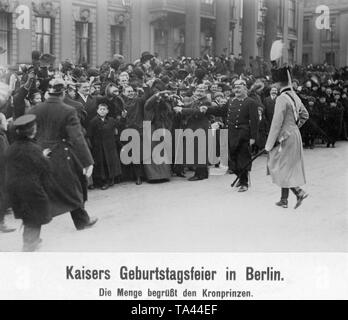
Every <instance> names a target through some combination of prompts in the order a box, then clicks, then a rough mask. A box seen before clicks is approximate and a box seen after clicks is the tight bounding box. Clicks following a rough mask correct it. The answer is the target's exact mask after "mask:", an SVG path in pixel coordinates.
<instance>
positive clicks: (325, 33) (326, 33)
mask: <svg viewBox="0 0 348 320" xmlns="http://www.w3.org/2000/svg"><path fill="white" fill-rule="evenodd" d="M320 39H321V41H336V40H337V39H338V32H337V20H336V18H331V21H330V30H321V33H320Z"/></svg>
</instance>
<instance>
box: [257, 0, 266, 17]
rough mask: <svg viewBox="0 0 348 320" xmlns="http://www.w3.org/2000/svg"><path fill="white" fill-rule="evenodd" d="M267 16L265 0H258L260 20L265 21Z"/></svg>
mask: <svg viewBox="0 0 348 320" xmlns="http://www.w3.org/2000/svg"><path fill="white" fill-rule="evenodd" d="M264 18H265V0H258V18H257V21H258V22H264Z"/></svg>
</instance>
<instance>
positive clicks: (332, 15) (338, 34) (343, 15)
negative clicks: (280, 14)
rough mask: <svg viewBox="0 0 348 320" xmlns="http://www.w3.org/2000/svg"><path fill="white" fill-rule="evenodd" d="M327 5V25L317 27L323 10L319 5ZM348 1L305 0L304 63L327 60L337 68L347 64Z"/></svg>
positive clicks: (317, 62)
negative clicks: (320, 9) (318, 8)
mask: <svg viewBox="0 0 348 320" xmlns="http://www.w3.org/2000/svg"><path fill="white" fill-rule="evenodd" d="M322 4H325V5H327V6H328V8H329V10H330V11H329V15H328V18H329V23H328V28H324V29H318V27H317V26H316V21H317V19H318V18H319V16H321V15H322V12H320V13H316V8H317V7H318V6H320V5H322ZM347 30H348V2H347V1H346V0H330V1H324V3H323V1H319V0H306V1H305V7H304V28H303V63H305V64H311V63H312V64H320V63H324V62H327V63H328V64H331V65H334V66H336V67H344V66H347V65H348V40H347V35H346V32H347Z"/></svg>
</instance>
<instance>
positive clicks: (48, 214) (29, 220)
mask: <svg viewBox="0 0 348 320" xmlns="http://www.w3.org/2000/svg"><path fill="white" fill-rule="evenodd" d="M50 176H51V169H50V165H49V160H48V159H46V158H45V157H44V155H43V153H42V149H41V148H40V147H39V146H38V145H37V144H36V143H35V142H34V141H33V140H30V139H19V140H17V141H15V142H14V143H13V144H12V145H11V146H10V147H9V148H8V150H7V153H6V161H5V181H6V190H7V195H8V198H9V204H10V205H11V207H12V209H13V211H14V214H15V218H16V219H22V220H23V222H24V224H34V225H42V224H47V223H49V222H50V221H51V220H52V211H51V207H50V199H49V188H50V182H51V181H50V180H51V179H50Z"/></svg>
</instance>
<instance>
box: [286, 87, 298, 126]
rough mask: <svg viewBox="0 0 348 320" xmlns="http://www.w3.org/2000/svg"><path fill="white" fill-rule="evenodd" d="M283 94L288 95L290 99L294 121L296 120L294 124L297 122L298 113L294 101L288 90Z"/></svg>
mask: <svg viewBox="0 0 348 320" xmlns="http://www.w3.org/2000/svg"><path fill="white" fill-rule="evenodd" d="M285 96H286V97H288V99H290V104H291V107H292V111H293V114H294V118H295V122H296V124H298V121H299V114H298V112H297V108H296V101H295V99H294V98H293V97H292V96H291V95H290V94H289V93H288V92H285Z"/></svg>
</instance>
